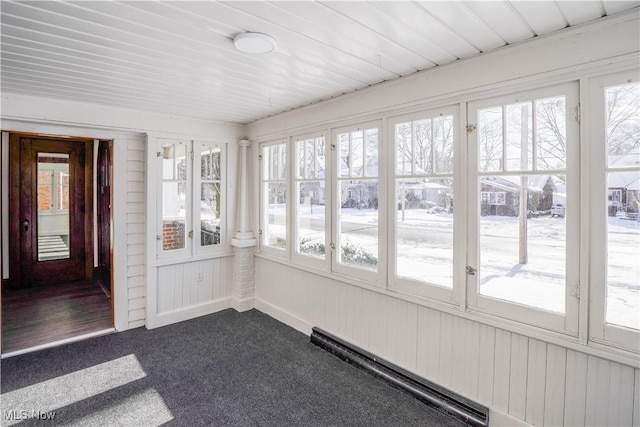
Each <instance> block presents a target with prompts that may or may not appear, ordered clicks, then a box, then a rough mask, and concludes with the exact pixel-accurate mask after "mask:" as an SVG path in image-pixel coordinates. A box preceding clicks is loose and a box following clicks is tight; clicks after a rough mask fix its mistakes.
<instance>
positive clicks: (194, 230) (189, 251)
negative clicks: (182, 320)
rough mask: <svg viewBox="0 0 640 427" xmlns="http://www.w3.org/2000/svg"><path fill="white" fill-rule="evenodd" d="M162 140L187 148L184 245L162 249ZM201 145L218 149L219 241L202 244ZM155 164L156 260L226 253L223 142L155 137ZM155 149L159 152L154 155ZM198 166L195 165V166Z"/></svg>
mask: <svg viewBox="0 0 640 427" xmlns="http://www.w3.org/2000/svg"><path fill="white" fill-rule="evenodd" d="M164 143H171V144H175V143H178V144H182V145H184V146H185V149H186V162H185V164H186V186H187V188H186V191H185V194H186V197H187V199H186V200H185V210H186V214H185V246H184V247H183V248H181V249H173V250H164V249H163V234H162V232H163V230H162V228H163V217H162V204H163V192H162V187H163V182H164V179H163V176H162V156H161V155H160V154H159V153H160V147H161V146H162V144H164ZM203 146H207V147H212V148H219V149H220V170H221V175H220V193H221V197H220V243H219V244H216V245H209V246H201V244H200V233H201V230H200V193H199V191H200V183H201V181H202V180H201V172H200V166H199V164H200V163H199V161H200V153H201V152H202V150H203V148H202V147H203ZM152 151H153V153H154V157H155V165H154V166H155V167H154V168H152V169H150V170H153V171H154V174H155V177H156V179H155V181H156V182H155V193H156V198H155V204H156V206H155V217H156V224H155V231H156V259H157V260H158V261H161V262H173V261H175V262H183V261H185V260H189V259H193V258H206V257H209V256H216V255H219V254H225V253H226V252H227V243H228V241H229V240H228V236H227V197H226V193H227V184H226V177H225V175H226V173H225V171H226V161H227V160H226V159H227V147H226V144H224V143H217V142H210V141H204V140H198V141H194V140H190V139H177V138H157V139H156V140H155V146H154V149H152ZM156 152H157V153H158V155H155V154H156ZM196 166H197V167H196Z"/></svg>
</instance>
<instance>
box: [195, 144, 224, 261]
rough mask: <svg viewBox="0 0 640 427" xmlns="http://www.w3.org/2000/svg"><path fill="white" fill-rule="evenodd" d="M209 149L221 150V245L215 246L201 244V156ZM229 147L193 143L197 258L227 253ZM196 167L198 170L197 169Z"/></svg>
mask: <svg viewBox="0 0 640 427" xmlns="http://www.w3.org/2000/svg"><path fill="white" fill-rule="evenodd" d="M207 149H219V150H220V179H219V180H217V181H219V182H220V243H218V244H215V245H207V246H202V245H201V243H200V238H201V237H200V236H201V233H202V230H201V225H200V214H201V209H199V207H200V202H201V201H200V185H201V184H202V171H201V170H200V156H201V155H202V152H203V151H206V150H207ZM226 158H227V147H226V144H220V143H215V142H210V141H194V142H193V167H192V170H193V193H192V201H193V203H192V206H194V207H195V206H197V207H198V209H193V224H194V226H193V239H191V240H193V247H194V250H193V253H194V255H195V256H199V255H206V254H216V253H221V252H226V248H227V242H228V241H229V240H228V236H227V226H226V225H227V191H226V188H227V183H226V176H227V170H226V161H225V159H226ZM196 165H197V166H198V168H197V169H196Z"/></svg>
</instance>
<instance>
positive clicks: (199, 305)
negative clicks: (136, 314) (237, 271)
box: [146, 256, 233, 328]
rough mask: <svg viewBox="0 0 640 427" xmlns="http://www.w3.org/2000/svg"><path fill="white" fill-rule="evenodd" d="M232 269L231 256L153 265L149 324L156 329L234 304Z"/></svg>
mask: <svg viewBox="0 0 640 427" xmlns="http://www.w3.org/2000/svg"><path fill="white" fill-rule="evenodd" d="M232 268H233V258H232V257H231V256H223V257H219V258H209V259H203V260H198V261H191V262H181V263H175V264H169V265H163V266H158V267H155V268H152V270H151V271H153V272H154V273H153V276H155V277H153V278H150V283H149V285H150V286H153V287H154V288H153V289H152V290H150V291H149V292H150V293H153V295H151V296H150V298H149V300H148V301H147V304H149V307H147V313H149V316H148V318H147V319H146V326H147V327H148V328H156V327H159V326H163V325H168V324H171V323H175V322H180V321H183V320H187V319H191V318H193V317H196V316H202V315H205V314H210V313H214V312H216V311H220V310H223V309H226V308H229V307H231V282H232V281H231V276H232V270H231V269H232Z"/></svg>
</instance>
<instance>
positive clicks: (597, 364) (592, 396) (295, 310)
mask: <svg viewBox="0 0 640 427" xmlns="http://www.w3.org/2000/svg"><path fill="white" fill-rule="evenodd" d="M256 268H257V273H256V308H258V309H259V310H261V311H263V312H265V313H267V314H269V315H271V316H272V317H274V318H276V319H278V320H280V321H282V322H284V323H286V324H289V325H290V326H292V327H294V328H296V329H298V330H300V331H302V332H304V333H306V334H310V332H311V327H313V326H318V327H320V328H322V329H324V330H326V331H327V332H330V333H332V334H335V335H337V336H339V337H341V338H343V339H345V340H347V341H348V342H351V343H353V344H355V345H357V346H359V347H361V348H363V349H365V350H367V351H369V352H371V353H373V354H375V355H377V356H379V357H381V358H383V359H386V360H388V361H390V362H392V363H395V364H397V365H399V366H401V367H403V368H405V369H408V370H410V371H412V372H414V373H416V374H418V375H420V376H422V377H423V378H426V379H428V380H430V381H433V382H435V383H437V384H440V385H442V386H444V387H446V388H448V389H450V390H452V391H454V392H456V393H460V394H462V395H464V396H466V397H468V398H469V399H472V400H474V401H477V402H479V403H481V404H483V405H486V406H488V407H490V408H491V409H492V411H496V413H499V414H508V415H510V416H512V417H514V418H516V419H518V420H523V421H525V422H527V423H530V424H535V425H554V426H555V425H598V426H605V425H625V426H630V425H634V426H638V425H639V424H640V413H639V412H640V405H638V402H639V400H640V396H639V395H640V390H639V388H640V369H634V368H633V367H631V366H627V365H624V364H620V363H617V362H613V361H610V360H606V359H603V358H600V357H596V356H592V355H588V354H586V353H582V352H579V351H575V350H573V349H570V348H565V347H562V346H559V345H557V344H551V343H547V342H544V341H541V340H539V339H534V338H531V337H527V336H525V335H522V334H517V333H514V332H509V331H506V330H503V329H499V328H496V327H493V326H489V325H485V324H481V323H479V322H475V321H472V320H469V319H464V318H462V317H458V316H455V315H453V314H449V313H444V312H441V311H438V310H434V309H431V308H427V307H424V306H421V305H418V304H415V303H412V302H409V301H405V300H402V299H397V298H394V297H392V296H388V295H384V294H381V293H379V292H375V291H371V290H368V289H365V288H361V287H357V286H353V285H349V284H346V283H343V282H339V281H336V280H332V279H331V278H328V277H324V276H319V275H316V274H313V273H310V272H307V271H303V270H300V269H297V268H294V267H290V266H286V265H283V264H281V263H278V262H273V261H270V260H267V259H264V258H259V259H257V263H256ZM634 407H635V408H636V409H635V412H634ZM502 418H503V419H504V418H505V417H502ZM496 421H497V418H496Z"/></svg>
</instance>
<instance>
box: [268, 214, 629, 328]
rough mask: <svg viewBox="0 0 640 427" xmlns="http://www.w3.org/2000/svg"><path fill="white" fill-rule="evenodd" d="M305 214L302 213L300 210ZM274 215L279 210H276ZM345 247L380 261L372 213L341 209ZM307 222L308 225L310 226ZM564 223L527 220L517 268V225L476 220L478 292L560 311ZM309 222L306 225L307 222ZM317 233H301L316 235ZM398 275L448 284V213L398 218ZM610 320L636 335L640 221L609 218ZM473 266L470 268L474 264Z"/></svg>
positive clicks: (312, 220)
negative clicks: (524, 249)
mask: <svg viewBox="0 0 640 427" xmlns="http://www.w3.org/2000/svg"><path fill="white" fill-rule="evenodd" d="M303 209H304V208H303ZM318 211H320V209H316V210H315V211H314V213H313V215H311V213H310V212H306V211H302V212H301V216H302V218H303V221H304V222H303V224H304V225H303V226H305V225H307V224H308V226H309V227H310V228H313V229H316V227H314V226H313V224H323V215H322V213H320V212H318ZM273 213H274V214H276V215H277V211H276V210H274V212H273ZM340 218H341V229H342V231H343V235H342V236H341V241H342V243H344V242H347V241H348V242H350V243H351V244H354V245H356V246H360V247H362V248H363V249H365V250H366V251H368V252H369V253H371V254H373V255H376V256H377V253H376V251H377V249H376V248H377V239H376V236H377V233H378V230H377V212H376V211H375V210H365V209H363V210H358V209H342V210H341V216H340ZM307 220H308V222H307ZM565 221H566V219H565V218H557V217H554V218H551V217H539V218H530V219H529V220H528V225H527V227H528V232H527V235H528V262H527V263H526V264H520V262H519V237H518V233H519V219H518V218H517V217H515V218H514V217H501V216H485V217H481V218H480V230H479V234H480V242H479V245H480V262H479V268H478V274H479V283H480V293H481V294H482V295H484V296H487V297H492V298H497V299H503V300H508V301H512V302H516V303H520V304H525V305H529V306H533V307H538V308H541V309H543V310H548V311H552V312H556V313H564V307H565V264H566V256H565V247H566V232H565ZM305 222H306V223H305ZM317 231H320V230H317V229H316V230H310V229H305V230H303V235H306V236H309V237H312V236H313V237H316V236H317V237H318V239H319V241H323V240H324V237H323V234H322V233H317ZM397 232H398V245H397V251H398V259H397V273H396V274H397V275H398V276H400V277H405V278H410V279H415V280H421V281H426V282H428V283H431V284H435V285H439V286H444V287H451V286H452V247H453V215H451V214H446V213H427V212H426V210H424V209H408V210H406V211H405V212H404V220H403V219H402V212H401V211H399V212H398V224H397ZM608 240H609V242H608V256H609V259H608V262H609V265H608V271H609V277H608V283H609V286H608V291H607V316H606V319H607V322H609V323H614V324H617V325H622V326H627V327H631V328H636V329H640V222H637V221H630V220H625V219H621V218H609V225H608ZM474 264H475V263H474Z"/></svg>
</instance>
